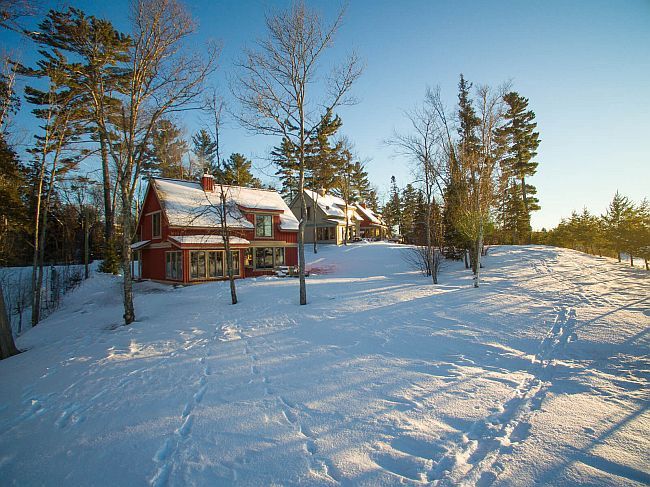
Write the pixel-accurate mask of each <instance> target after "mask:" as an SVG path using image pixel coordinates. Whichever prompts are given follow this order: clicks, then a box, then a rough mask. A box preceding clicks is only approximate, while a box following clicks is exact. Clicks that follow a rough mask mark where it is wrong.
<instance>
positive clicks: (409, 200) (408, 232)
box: [400, 183, 424, 244]
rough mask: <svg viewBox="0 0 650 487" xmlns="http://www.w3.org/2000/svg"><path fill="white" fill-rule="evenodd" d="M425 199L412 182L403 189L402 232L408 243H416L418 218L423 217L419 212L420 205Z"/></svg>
mask: <svg viewBox="0 0 650 487" xmlns="http://www.w3.org/2000/svg"><path fill="white" fill-rule="evenodd" d="M423 201H424V199H423V196H422V194H421V191H418V190H416V189H415V188H414V187H413V185H412V184H411V183H409V184H407V185H406V186H405V187H404V189H403V190H402V197H401V201H400V203H401V215H402V227H401V234H402V236H403V237H404V241H405V242H406V243H409V244H414V243H415V240H416V235H417V228H416V224H417V223H418V218H419V217H421V215H418V214H417V212H418V207H419V205H420V204H421V203H422V202H423ZM422 221H424V220H422Z"/></svg>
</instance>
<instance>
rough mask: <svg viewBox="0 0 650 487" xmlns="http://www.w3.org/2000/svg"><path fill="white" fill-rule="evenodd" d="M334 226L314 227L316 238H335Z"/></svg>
mask: <svg viewBox="0 0 650 487" xmlns="http://www.w3.org/2000/svg"><path fill="white" fill-rule="evenodd" d="M335 232H336V228H335V227H322V228H317V229H316V239H318V240H335V239H336V233H335Z"/></svg>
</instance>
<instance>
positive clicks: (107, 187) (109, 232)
mask: <svg viewBox="0 0 650 487" xmlns="http://www.w3.org/2000/svg"><path fill="white" fill-rule="evenodd" d="M99 144H100V149H101V157H102V179H103V181H102V183H103V191H104V239H105V241H106V245H107V246H108V245H112V240H113V230H114V228H115V224H114V217H113V200H112V198H111V172H110V167H109V165H108V149H107V148H106V139H105V138H104V135H103V134H102V132H101V131H100V132H99Z"/></svg>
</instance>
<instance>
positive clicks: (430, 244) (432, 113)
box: [388, 90, 446, 284]
mask: <svg viewBox="0 0 650 487" xmlns="http://www.w3.org/2000/svg"><path fill="white" fill-rule="evenodd" d="M430 94H431V91H430V90H428V91H427V101H426V102H425V104H424V105H423V106H422V107H417V108H414V109H413V110H411V111H410V112H407V113H406V117H407V118H408V120H409V122H410V129H411V131H410V133H407V134H395V135H394V136H393V138H392V139H390V140H389V141H388V143H389V144H390V145H392V146H393V147H395V149H396V150H397V152H398V153H400V154H403V155H405V156H407V157H409V158H411V159H412V160H413V161H414V163H415V173H416V177H417V180H418V181H419V182H420V184H421V187H422V192H423V194H424V196H425V203H426V215H425V222H424V226H425V241H426V246H425V250H424V251H422V250H419V251H418V254H417V255H418V256H419V257H422V256H424V257H425V258H426V259H427V261H426V263H425V265H424V268H425V269H426V272H427V275H428V276H431V279H432V281H433V283H434V284H437V283H438V268H439V267H440V265H439V260H440V254H439V252H437V250H436V243H435V242H434V241H433V233H434V229H433V228H432V225H431V220H432V207H433V205H435V204H436V200H435V191H436V189H437V190H438V191H439V192H440V193H442V185H443V177H442V170H441V167H442V165H443V164H442V163H441V162H442V161H444V157H443V155H442V154H444V153H445V142H446V137H445V128H446V118H441V116H440V113H439V112H438V111H437V110H436V107H435V106H431V103H432V101H431V100H429V96H430ZM443 113H444V111H443Z"/></svg>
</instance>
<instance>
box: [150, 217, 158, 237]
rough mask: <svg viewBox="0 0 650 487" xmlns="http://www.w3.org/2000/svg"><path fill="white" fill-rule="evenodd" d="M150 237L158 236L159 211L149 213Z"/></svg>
mask: <svg viewBox="0 0 650 487" xmlns="http://www.w3.org/2000/svg"><path fill="white" fill-rule="evenodd" d="M151 238H160V212H157V213H152V215H151Z"/></svg>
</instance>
